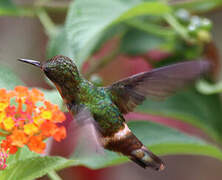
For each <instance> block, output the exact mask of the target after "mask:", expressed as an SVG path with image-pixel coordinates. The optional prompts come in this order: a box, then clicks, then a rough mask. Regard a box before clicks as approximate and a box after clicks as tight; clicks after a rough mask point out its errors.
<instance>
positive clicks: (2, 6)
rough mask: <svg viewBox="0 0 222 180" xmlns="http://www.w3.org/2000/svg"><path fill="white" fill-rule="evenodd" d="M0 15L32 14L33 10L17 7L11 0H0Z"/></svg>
mask: <svg viewBox="0 0 222 180" xmlns="http://www.w3.org/2000/svg"><path fill="white" fill-rule="evenodd" d="M0 16H34V12H33V10H31V9H29V8H22V7H17V6H16V5H15V4H14V3H13V2H12V1H11V0H0Z"/></svg>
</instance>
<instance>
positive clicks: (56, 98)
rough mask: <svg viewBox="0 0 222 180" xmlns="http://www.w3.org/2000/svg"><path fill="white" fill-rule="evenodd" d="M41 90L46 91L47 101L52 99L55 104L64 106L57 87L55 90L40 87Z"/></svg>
mask: <svg viewBox="0 0 222 180" xmlns="http://www.w3.org/2000/svg"><path fill="white" fill-rule="evenodd" d="M39 90H40V91H41V92H43V93H44V97H45V99H46V100H47V101H50V102H51V103H53V104H57V105H58V106H59V107H60V108H63V100H62V97H61V96H60V94H59V92H58V90H57V89H55V90H46V89H39Z"/></svg>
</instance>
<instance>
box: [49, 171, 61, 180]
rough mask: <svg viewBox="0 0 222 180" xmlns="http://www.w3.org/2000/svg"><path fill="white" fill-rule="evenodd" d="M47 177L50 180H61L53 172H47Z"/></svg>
mask: <svg viewBox="0 0 222 180" xmlns="http://www.w3.org/2000/svg"><path fill="white" fill-rule="evenodd" d="M48 177H49V178H50V179H51V180H62V178H61V177H59V175H58V174H57V173H56V172H55V171H50V172H48Z"/></svg>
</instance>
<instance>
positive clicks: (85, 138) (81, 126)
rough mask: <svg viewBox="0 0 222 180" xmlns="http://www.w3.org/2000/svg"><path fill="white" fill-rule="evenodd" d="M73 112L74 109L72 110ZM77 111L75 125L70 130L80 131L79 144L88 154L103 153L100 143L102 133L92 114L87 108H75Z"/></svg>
mask: <svg viewBox="0 0 222 180" xmlns="http://www.w3.org/2000/svg"><path fill="white" fill-rule="evenodd" d="M72 111H73V109H71V112H72ZM75 111H76V112H77V113H76V114H75V115H74V118H75V123H73V124H71V125H70V126H69V128H71V129H76V130H77V131H78V132H77V133H78V144H79V145H81V147H84V148H81V149H82V150H83V151H84V152H85V153H88V154H89V153H94V152H97V153H103V152H104V148H103V147H102V145H101V143H100V133H99V131H98V130H97V129H98V128H97V124H96V121H95V120H94V118H93V117H92V114H91V112H90V111H89V110H88V108H87V107H85V106H75ZM72 126H74V128H73V127H72ZM76 126H77V127H76ZM74 133H76V132H74Z"/></svg>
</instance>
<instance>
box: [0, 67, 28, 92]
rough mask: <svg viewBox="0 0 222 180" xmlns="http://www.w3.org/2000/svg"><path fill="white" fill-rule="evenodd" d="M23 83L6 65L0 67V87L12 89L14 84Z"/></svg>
mask: <svg viewBox="0 0 222 180" xmlns="http://www.w3.org/2000/svg"><path fill="white" fill-rule="evenodd" d="M18 85H24V83H23V82H22V81H21V80H20V79H19V78H18V77H17V76H16V75H15V74H14V73H13V72H12V71H11V70H10V69H9V68H7V67H4V66H2V65H1V67H0V88H5V89H7V90H12V89H14V87H15V86H18Z"/></svg>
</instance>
